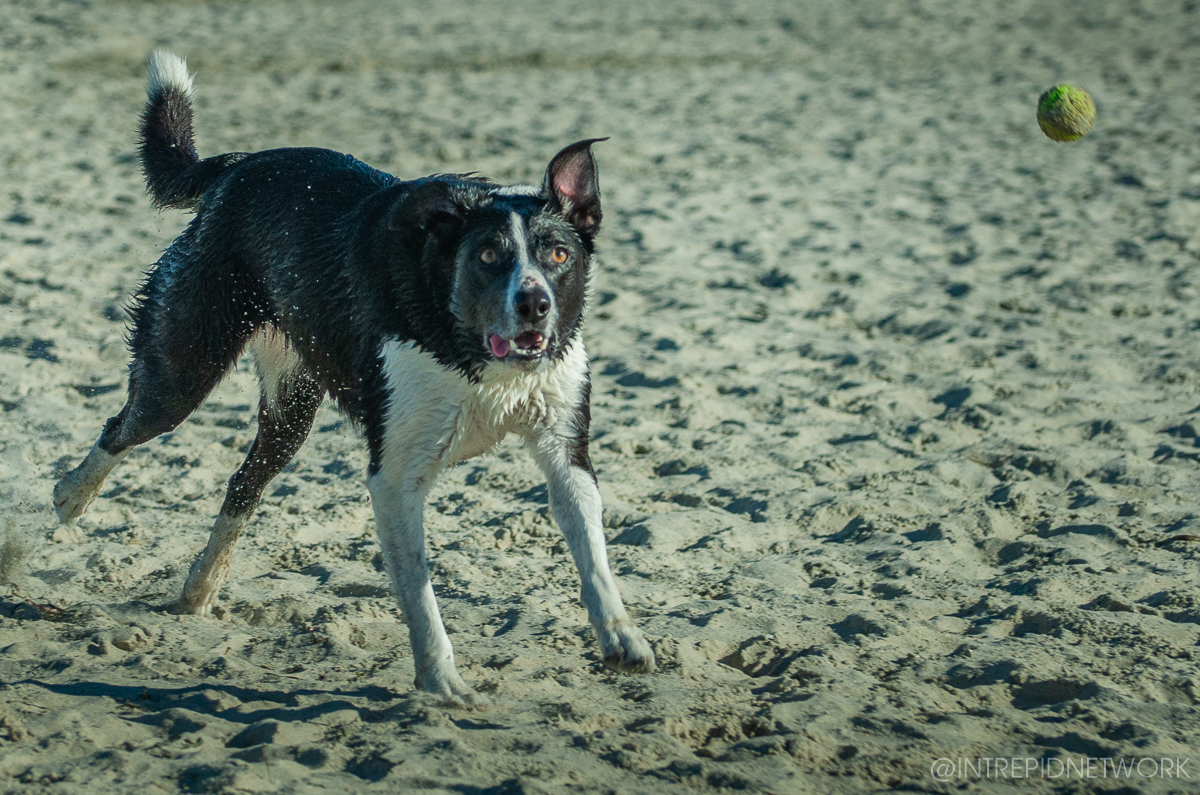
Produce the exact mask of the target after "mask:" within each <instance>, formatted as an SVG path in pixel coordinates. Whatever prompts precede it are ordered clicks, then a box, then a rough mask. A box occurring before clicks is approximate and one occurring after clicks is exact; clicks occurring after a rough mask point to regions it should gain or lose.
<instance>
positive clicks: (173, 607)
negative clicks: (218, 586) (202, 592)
mask: <svg viewBox="0 0 1200 795" xmlns="http://www.w3.org/2000/svg"><path fill="white" fill-rule="evenodd" d="M217 609H219V608H217V606H216V601H215V600H204V599H201V600H195V599H187V598H184V597H181V598H179V599H177V600H176V601H174V602H171V603H170V604H168V605H167V606H166V611H167V612H168V613H170V614H171V615H175V616H200V617H201V618H212V617H213V611H214V610H217Z"/></svg>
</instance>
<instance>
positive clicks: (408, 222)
mask: <svg viewBox="0 0 1200 795" xmlns="http://www.w3.org/2000/svg"><path fill="white" fill-rule="evenodd" d="M462 216H463V208H462V207H461V206H460V205H459V203H458V202H457V201H456V200H455V197H454V195H453V194H452V193H451V190H450V186H449V185H447V184H446V183H445V182H442V181H441V180H437V179H431V180H429V181H428V182H424V183H422V184H420V185H417V186H415V187H414V188H412V190H410V191H408V192H407V193H405V194H404V195H403V196H401V197H400V199H399V200H398V201H397V202H396V203H395V204H393V205H392V209H391V214H390V216H389V218H388V229H404V228H409V227H412V226H415V227H417V228H418V229H421V230H426V229H429V228H431V227H432V226H433V225H434V224H436V223H438V222H439V221H445V220H452V219H461V218H462Z"/></svg>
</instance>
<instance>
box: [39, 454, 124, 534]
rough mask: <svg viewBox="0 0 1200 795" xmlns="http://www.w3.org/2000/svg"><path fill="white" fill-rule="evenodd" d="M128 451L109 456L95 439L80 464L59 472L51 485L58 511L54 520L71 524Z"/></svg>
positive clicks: (56, 510) (55, 508)
mask: <svg viewBox="0 0 1200 795" xmlns="http://www.w3.org/2000/svg"><path fill="white" fill-rule="evenodd" d="M128 452H129V451H128V450H122V451H121V452H119V453H117V454H116V455H112V454H111V453H108V452H106V451H104V450H103V449H101V447H100V443H99V442H97V443H96V444H94V445H92V449H91V450H90V451H89V452H88V454H87V458H85V459H83V463H81V464H80V465H79V466H77V467H75V468H74V469H72V470H71V471H70V472H68V473H67V474H65V475H63V476H62V479H61V480H59V481H58V483H57V484H55V486H54V510H55V512H56V513H57V514H58V521H59V522H61V523H62V524H71V523H73V522H74V521H75V520H76V519H78V518H79V516H80V514H82V513H83V512H84V511H85V510H87V507H88V506H89V505H91V503H92V500H94V499H95V498H96V493H97V492H98V491H100V486H102V485H103V484H104V479H105V478H106V477H108V473H109V472H112V471H113V468H114V467H116V465H117V464H119V463H121V459H122V458H124V457H125V455H126V454H127V453H128Z"/></svg>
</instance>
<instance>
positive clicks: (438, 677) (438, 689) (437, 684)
mask: <svg viewBox="0 0 1200 795" xmlns="http://www.w3.org/2000/svg"><path fill="white" fill-rule="evenodd" d="M413 684H414V685H415V686H416V688H417V689H418V690H424V691H425V692H426V693H429V694H430V695H432V696H435V697H436V698H437V699H438V700H439V701H441V702H442V704H444V705H446V706H451V707H458V708H459V709H487V708H488V707H489V706H491V703H492V702H491V701H489V700H488V698H487V696H484V695H482V694H480V693H477V692H476V691H475V690H473V689H472V688H471V687H469V686H468V685H467V683H466V682H464V681H463V680H462V677H460V676H459V675H458V672H456V671H454V670H453V669H451V670H450V671H448V672H446V671H437V670H427V671H425V672H424V673H423V674H422V673H418V674H417V678H416V681H415V682H413Z"/></svg>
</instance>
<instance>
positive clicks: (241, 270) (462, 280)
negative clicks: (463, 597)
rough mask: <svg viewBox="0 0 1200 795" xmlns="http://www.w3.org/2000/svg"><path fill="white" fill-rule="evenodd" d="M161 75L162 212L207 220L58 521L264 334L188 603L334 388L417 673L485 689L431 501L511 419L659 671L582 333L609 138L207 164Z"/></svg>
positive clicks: (625, 645) (145, 296) (221, 579)
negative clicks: (553, 150)
mask: <svg viewBox="0 0 1200 795" xmlns="http://www.w3.org/2000/svg"><path fill="white" fill-rule="evenodd" d="M147 93H148V97H147V101H146V105H145V109H144V111H143V113H142V117H141V148H140V154H141V163H142V169H143V171H144V173H145V178H146V185H147V190H148V192H149V194H150V196H151V198H152V199H153V201H154V203H155V204H157V205H158V206H159V207H163V208H167V207H170V208H178V209H185V210H192V211H194V212H195V216H194V218H193V219H192V221H191V223H189V224H188V225H187V228H186V229H185V230H184V231H183V233H182V234H180V235H179V237H178V238H176V240H175V241H174V243H172V244H171V246H170V247H169V248H167V249H166V251H165V253H164V254H163V255H162V257H161V258H160V259H159V260H158V262H157V263H156V264H155V265H154V266H153V267H152V269H151V270H150V272H149V273H148V275H147V278H146V280H145V282H144V283H143V285H142V286H141V288H140V289H139V290H138V292H137V293H135V295H134V296H133V299H132V305H131V310H130V315H131V328H130V333H129V348H130V353H131V362H130V366H129V390H128V398H127V401H126V403H125V406H124V408H122V409H121V411H120V413H118V414H117V415H116V416H115V417H112V418H111V419H109V420H108V422H107V423H106V424H105V426H104V429H103V431H102V433H101V434H100V438H99V440H98V441H97V442H96V443H95V446H94V447H93V448H92V449H91V451H90V452H89V453H88V455H87V457H86V458H85V459H84V461H83V462H82V463H81V464H80V465H79V466H78V467H76V468H75V469H74V470H72V471H70V472H68V473H67V474H66V475H64V476H63V477H62V479H61V480H60V481H59V482H58V484H57V485H56V487H55V489H54V507H55V510H56V511H57V514H58V519H59V521H60V522H63V523H70V522H73V521H74V520H75V519H76V518H77V517H78V516H79V515H80V514H81V513H83V511H84V509H86V508H87V506H88V504H89V503H90V502H91V501H92V499H93V498H94V497H95V495H96V493H97V491H98V490H99V488H100V485H101V483H102V482H103V481H104V478H105V477H106V476H107V475H108V474H109V472H111V471H112V469H113V468H114V467H115V466H116V465H117V464H118V463H119V462H120V461H121V459H122V458H124V457H125V455H126V454H128V452H129V450H130V449H132V448H133V447H134V446H136V445H139V444H143V443H145V442H147V441H149V440H151V439H153V438H154V437H156V436H158V435H159V434H162V433H166V432H168V431H171V430H173V429H174V428H175V427H176V426H178V425H179V424H180V423H181V422H183V421H184V420H185V419H186V418H187V417H188V416H189V415H190V414H191V413H192V412H193V411H195V410H196V408H197V407H198V406H199V405H200V404H201V402H203V400H204V399H205V397H206V396H207V395H208V393H209V392H210V391H211V390H212V389H213V387H214V386H216V384H217V383H218V382H219V381H220V380H221V379H222V378H223V377H224V376H225V374H226V373H228V372H229V370H230V369H231V368H232V367H233V366H234V365H235V363H236V362H237V360H238V359H239V358H240V357H241V355H242V354H243V352H244V351H247V350H248V351H249V353H250V355H251V357H252V359H253V361H254V363H255V367H256V370H257V372H258V377H259V382H260V402H259V410H258V434H257V436H256V438H255V440H254V442H253V444H252V445H251V447H250V450H249V453H248V454H247V456H246V460H245V462H244V463H243V464H242V466H241V468H240V469H238V470H237V472H236V473H235V474H234V475H233V476H232V478H230V480H229V485H228V489H227V491H226V494H225V501H224V504H223V505H222V507H221V511H220V514H219V515H218V517H217V519H216V522H215V524H214V526H213V529H212V533H211V535H210V537H209V540H208V546H207V547H206V548H205V550H204V551H203V552H202V553H201V554H200V556H199V557H198V558H197V560H196V562H195V563H194V564H193V565H192V567H191V570H190V572H189V574H188V577H187V581H186V583H185V585H184V588H183V594H182V596H181V597H180V599H179V602H178V603H176V604H174V605H173V606H172V608H173V609H174V610H176V611H178V612H181V613H191V614H196V615H201V616H207V615H210V614H211V612H212V609H213V605H214V603H215V601H216V597H217V593H218V591H220V589H221V587H222V585H224V583H225V581H226V579H227V577H228V574H229V567H230V560H231V557H232V554H233V547H234V544H235V542H236V541H237V538H238V535H239V533H240V532H241V530H242V528H243V527H244V526H245V525H246V522H247V521H248V520H249V519H250V517H251V515H252V514H253V513H254V510H255V508H256V507H257V505H258V502H259V499H260V498H261V496H262V492H263V488H264V487H265V486H266V485H267V483H268V482H269V481H270V480H271V479H272V478H273V477H274V476H275V475H277V474H279V472H280V471H281V470H282V469H283V468H284V467H285V466H286V465H287V463H288V462H289V461H290V460H291V459H292V456H293V455H295V453H296V451H297V450H298V449H299V448H300V446H301V445H302V444H303V443H304V440H305V438H306V437H307V436H308V433H309V431H310V430H311V427H312V423H313V419H314V417H315V415H316V411H317V408H318V406H319V405H320V404H321V402H322V400H324V397H325V396H326V395H329V396H330V397H331V398H332V400H333V401H334V402H335V403H336V404H337V406H338V408H339V409H340V410H341V411H342V412H343V413H344V414H346V415H347V416H348V417H349V418H350V419H351V420H352V421H353V422H354V424H355V425H356V426H357V427H358V428H359V429H360V430H361V432H362V434H363V436H364V437H365V439H366V443H367V448H368V451H369V453H370V459H369V465H368V468H367V488H368V490H369V492H370V495H371V504H372V506H373V508H374V511H375V521H376V527H377V530H378V534H379V543H380V546H381V547H382V550H383V559H384V561H385V564H386V567H387V572H388V575H389V577H390V579H391V583H392V587H393V589H394V590H395V593H396V596H397V598H398V600H399V602H400V606H401V608H402V610H403V612H404V615H405V617H406V619H407V623H408V628H409V636H410V642H411V645H412V653H413V660H414V663H415V667H416V679H415V683H414V684H415V686H416V687H417V688H418V689H420V690H424V691H427V692H429V693H433V694H435V695H436V696H439V697H441V698H443V699H446V700H448V701H450V702H453V703H456V704H460V705H464V706H474V705H480V704H483V703H486V699H484V698H483V697H481V696H480V695H478V694H477V693H476V692H475V691H474V690H472V689H471V688H470V687H469V686H468V685H466V684H465V683H464V682H463V680H462V678H461V677H460V676H459V674H458V671H457V669H456V667H455V664H454V652H453V649H452V648H451V645H450V640H449V638H448V637H447V636H446V630H445V628H444V626H443V624H442V619H441V615H440V613H439V612H438V607H437V603H436V601H435V600H434V593H433V587H432V585H431V583H430V579H429V572H428V568H427V565H426V556H425V533H424V528H423V525H422V514H423V510H424V503H425V499H426V495H427V494H428V493H429V489H430V487H431V486H432V485H433V483H434V481H435V479H436V478H437V476H438V474H439V473H440V472H441V471H442V470H444V469H445V468H447V467H448V466H451V465H453V464H455V463H457V462H459V461H462V460H465V459H468V458H471V457H473V456H477V455H480V454H482V453H486V452H488V451H489V450H491V449H493V448H494V447H495V446H496V445H497V444H499V442H500V441H501V439H503V438H504V437H505V436H506V435H507V434H509V433H516V434H518V435H519V436H520V437H521V438H522V439H523V440H524V442H525V444H526V446H527V447H528V449H529V451H530V452H531V454H532V456H533V459H534V461H535V462H536V463H537V465H538V467H539V468H540V469H541V470H542V472H543V473H544V474H545V476H546V480H547V491H548V494H549V498H550V499H549V501H550V508H551V511H552V513H553V515H554V518H555V520H556V521H557V523H558V525H559V527H560V528H561V530H562V532H563V534H564V536H565V537H566V540H567V544H568V547H569V548H570V551H571V555H572V557H573V558H574V560H575V564H576V566H577V568H578V570H579V574H580V578H581V581H582V588H581V595H582V599H583V603H584V604H585V605H586V607H587V611H588V617H589V619H590V621H591V624H592V626H593V627H594V628H595V631H596V634H597V636H598V640H599V644H600V652H601V656H602V657H603V659H604V661H605V662H606V663H607V664H608V665H609V666H611V667H613V668H615V669H617V670H619V671H625V672H631V673H645V672H650V671H653V670H654V668H655V660H654V654H653V652H652V651H651V649H650V646H649V644H648V643H647V642H646V640H645V638H644V637H643V636H642V634H641V632H640V631H639V630H638V629H637V627H635V626H634V624H633V622H632V621H631V620H630V618H629V616H628V614H627V612H626V610H625V607H624V605H623V604H622V602H621V597H620V594H619V593H618V590H617V584H616V581H615V580H614V578H613V575H612V572H611V571H610V569H609V566H608V560H607V553H606V550H605V539H604V532H603V526H602V523H601V504H600V492H599V490H598V488H597V483H596V476H595V472H594V470H593V468H592V464H591V459H590V457H589V454H588V433H589V426H590V423H591V413H590V392H591V382H590V377H589V370H588V358H587V353H586V352H585V350H584V346H583V341H582V339H581V338H580V329H581V326H582V323H583V318H584V310H585V306H586V303H587V294H588V283H589V279H590V276H591V262H592V259H591V258H592V254H593V251H594V247H595V239H596V233H597V230H598V229H599V227H600V221H601V212H600V189H599V181H598V176H597V165H596V160H595V158H594V156H593V154H592V151H591V148H592V145H593V144H595V143H597V142H598V141H601V140H604V139H589V140H585V141H580V142H578V143H575V144H572V145H570V146H568V147H566V148H565V149H563V150H562V151H561V152H559V153H558V154H557V155H555V156H554V158H553V159H552V160H551V161H550V164H549V166H548V167H547V169H546V174H545V178H544V181H543V183H542V185H541V186H534V185H509V186H502V185H497V184H494V183H492V182H490V181H488V180H486V179H482V178H478V177H474V176H473V175H471V174H466V175H448V174H435V175H433V176H430V177H426V178H423V179H416V180H410V181H405V180H401V179H398V178H396V177H393V176H392V175H390V174H386V173H384V172H382V171H378V170H376V169H374V168H372V167H370V166H368V165H366V164H365V163H363V162H361V161H359V160H357V159H355V158H353V157H351V156H349V155H345V154H340V153H338V152H334V151H331V150H328V149H317V148H285V149H270V150H266V151H261V152H255V153H230V154H223V155H217V156H215V157H209V158H206V159H201V158H200V157H199V155H198V154H197V153H196V149H195V144H194V138H193V132H192V100H193V86H192V76H191V75H190V74H189V72H188V69H187V65H186V63H185V62H184V61H183V60H182V59H181V58H179V57H178V56H176V55H173V54H172V53H169V52H166V51H162V50H159V51H156V52H155V53H154V54H153V55H152V57H151V59H150V65H149V85H148V92H147Z"/></svg>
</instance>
